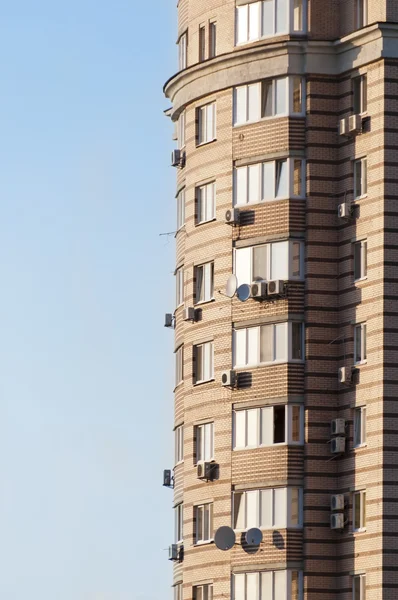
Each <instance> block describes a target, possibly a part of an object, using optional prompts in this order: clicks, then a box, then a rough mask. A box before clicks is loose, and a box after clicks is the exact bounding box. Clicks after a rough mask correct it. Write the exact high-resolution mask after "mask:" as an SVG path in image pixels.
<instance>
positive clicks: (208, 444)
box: [204, 423, 213, 460]
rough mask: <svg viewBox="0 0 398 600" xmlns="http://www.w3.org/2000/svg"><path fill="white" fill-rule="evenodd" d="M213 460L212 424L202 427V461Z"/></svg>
mask: <svg viewBox="0 0 398 600" xmlns="http://www.w3.org/2000/svg"><path fill="white" fill-rule="evenodd" d="M212 458H213V423H208V424H207V425H205V426H204V460H211V459H212Z"/></svg>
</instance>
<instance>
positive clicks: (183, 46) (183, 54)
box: [178, 33, 188, 71]
mask: <svg viewBox="0 0 398 600" xmlns="http://www.w3.org/2000/svg"><path fill="white" fill-rule="evenodd" d="M187 41H188V36H187V34H186V33H184V34H183V35H182V36H181V37H180V40H179V42H178V67H179V70H180V71H182V70H183V69H186V68H187V45H188V44H187Z"/></svg>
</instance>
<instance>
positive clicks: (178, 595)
mask: <svg viewBox="0 0 398 600" xmlns="http://www.w3.org/2000/svg"><path fill="white" fill-rule="evenodd" d="M174 600H182V583H177V585H175V586H174Z"/></svg>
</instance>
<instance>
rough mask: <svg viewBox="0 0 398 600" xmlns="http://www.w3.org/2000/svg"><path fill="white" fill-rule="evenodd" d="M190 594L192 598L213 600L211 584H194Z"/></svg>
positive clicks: (195, 599)
mask: <svg viewBox="0 0 398 600" xmlns="http://www.w3.org/2000/svg"><path fill="white" fill-rule="evenodd" d="M192 595H193V600H213V584H212V583H205V584H202V585H194V586H193V594H192Z"/></svg>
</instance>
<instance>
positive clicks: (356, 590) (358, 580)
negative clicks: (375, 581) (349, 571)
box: [352, 575, 366, 600]
mask: <svg viewBox="0 0 398 600" xmlns="http://www.w3.org/2000/svg"><path fill="white" fill-rule="evenodd" d="M352 600H366V575H354V577H353V578H352Z"/></svg>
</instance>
